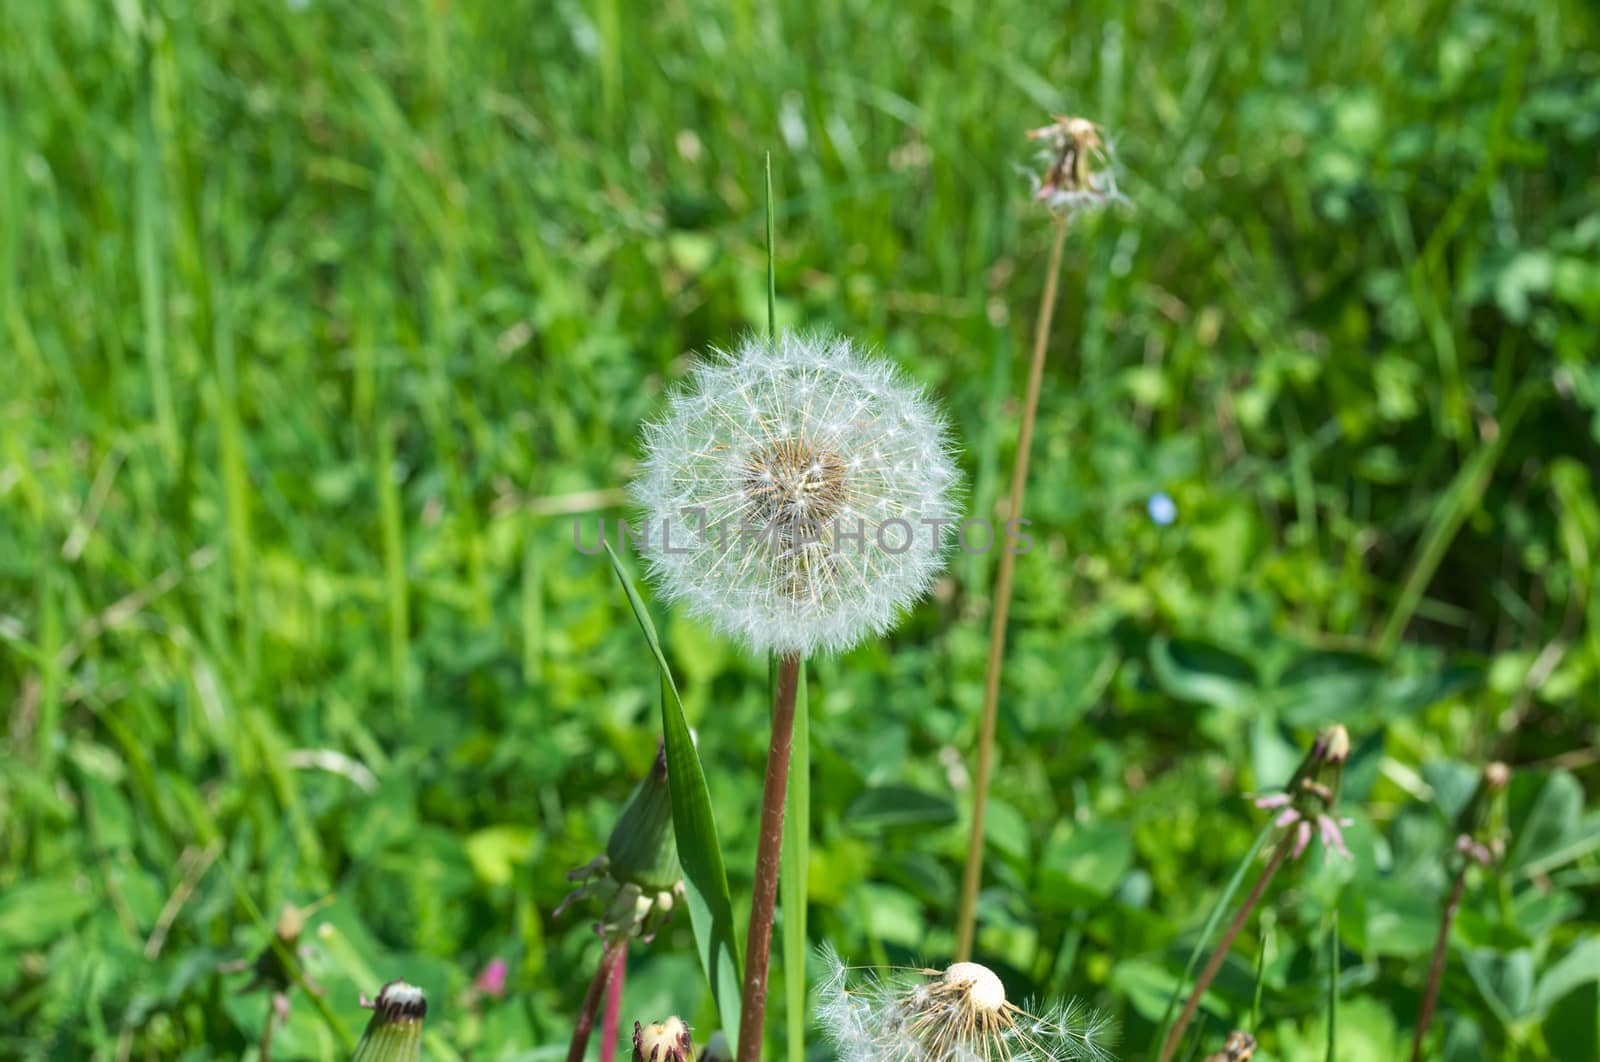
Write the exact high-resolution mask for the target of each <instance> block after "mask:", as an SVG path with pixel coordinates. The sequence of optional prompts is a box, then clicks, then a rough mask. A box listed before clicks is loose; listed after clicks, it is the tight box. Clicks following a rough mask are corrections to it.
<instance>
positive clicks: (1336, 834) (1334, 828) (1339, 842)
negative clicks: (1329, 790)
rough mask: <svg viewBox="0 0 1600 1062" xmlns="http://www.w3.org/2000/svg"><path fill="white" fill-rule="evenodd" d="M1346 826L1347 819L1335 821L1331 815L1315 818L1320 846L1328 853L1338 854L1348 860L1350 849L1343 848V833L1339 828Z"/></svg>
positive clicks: (1348, 822)
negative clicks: (1319, 836) (1320, 839)
mask: <svg viewBox="0 0 1600 1062" xmlns="http://www.w3.org/2000/svg"><path fill="white" fill-rule="evenodd" d="M1348 825H1350V820H1349V819H1335V818H1334V817H1333V816H1332V815H1318V816H1317V833H1318V834H1320V835H1321V836H1322V846H1323V847H1324V848H1326V849H1327V850H1328V851H1330V852H1338V853H1339V854H1340V855H1342V856H1344V857H1345V858H1346V859H1349V858H1350V849H1348V848H1346V847H1345V844H1344V833H1343V832H1341V831H1340V829H1339V827H1340V826H1348Z"/></svg>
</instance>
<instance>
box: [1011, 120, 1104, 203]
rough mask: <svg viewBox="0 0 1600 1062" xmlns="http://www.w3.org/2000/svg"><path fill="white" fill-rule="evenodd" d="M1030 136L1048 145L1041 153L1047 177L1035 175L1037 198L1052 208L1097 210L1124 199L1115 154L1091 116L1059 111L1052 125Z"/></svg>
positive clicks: (1041, 162) (1036, 130)
mask: <svg viewBox="0 0 1600 1062" xmlns="http://www.w3.org/2000/svg"><path fill="white" fill-rule="evenodd" d="M1027 137H1028V139H1029V140H1038V141H1041V142H1043V145H1044V147H1043V151H1042V152H1041V153H1040V156H1039V162H1040V164H1041V165H1042V166H1044V168H1045V169H1044V176H1042V177H1040V176H1037V175H1036V176H1035V177H1034V181H1035V182H1036V186H1035V189H1034V198H1035V199H1037V200H1038V201H1039V202H1041V203H1044V204H1046V205H1047V206H1049V207H1050V209H1051V210H1054V211H1056V212H1058V213H1071V212H1074V211H1078V210H1094V209H1098V208H1099V207H1102V206H1105V205H1106V204H1107V203H1112V202H1118V201H1121V200H1122V198H1123V197H1122V194H1121V193H1120V192H1118V191H1117V176H1116V159H1115V156H1114V155H1113V154H1112V151H1111V148H1110V147H1109V146H1108V145H1107V144H1106V141H1105V138H1104V137H1103V136H1102V135H1101V132H1100V127H1099V126H1097V125H1095V124H1094V123H1093V122H1091V121H1089V119H1087V118H1077V117H1072V116H1068V115H1060V114H1058V115H1056V116H1055V121H1053V122H1051V123H1050V124H1049V125H1046V126H1042V127H1040V128H1038V129H1030V130H1028V132H1027Z"/></svg>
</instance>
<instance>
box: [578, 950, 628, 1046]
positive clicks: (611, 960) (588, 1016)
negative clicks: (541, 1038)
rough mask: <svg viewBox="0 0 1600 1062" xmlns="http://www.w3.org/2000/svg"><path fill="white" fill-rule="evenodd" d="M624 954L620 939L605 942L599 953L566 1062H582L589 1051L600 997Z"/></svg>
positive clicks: (579, 1012) (619, 965) (619, 966)
mask: <svg viewBox="0 0 1600 1062" xmlns="http://www.w3.org/2000/svg"><path fill="white" fill-rule="evenodd" d="M625 953H626V948H625V947H624V945H623V942H622V941H621V940H620V939H619V940H608V941H606V948H605V951H603V952H601V953H600V964H599V965H598V966H596V967H595V971H594V980H592V981H590V982H589V991H587V992H585V993H584V994H583V1008H582V1009H581V1010H579V1011H578V1023H577V1024H576V1025H574V1026H573V1027H572V1045H571V1046H570V1047H568V1048H567V1062H583V1053H584V1052H585V1051H587V1050H588V1049H589V1034H590V1033H591V1032H593V1031H594V1016H595V1012H596V1011H598V1010H599V1009H600V997H601V996H603V995H604V994H605V990H606V985H607V984H608V983H609V982H610V981H611V977H612V974H613V973H615V972H616V971H617V970H618V969H620V968H621V966H622V962H621V959H622V957H623V955H624V954H625Z"/></svg>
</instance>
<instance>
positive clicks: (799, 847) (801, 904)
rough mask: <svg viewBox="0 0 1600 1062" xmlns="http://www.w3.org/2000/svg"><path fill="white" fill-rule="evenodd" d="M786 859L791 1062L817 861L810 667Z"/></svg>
mask: <svg viewBox="0 0 1600 1062" xmlns="http://www.w3.org/2000/svg"><path fill="white" fill-rule="evenodd" d="M785 801H786V804H787V806H786V808H785V810H784V817H785V819H787V821H788V826H787V828H786V829H785V830H784V834H783V863H782V867H781V869H780V872H779V877H778V895H779V899H780V901H781V902H782V905H783V991H784V999H785V1001H786V1002H787V1004H788V1008H787V1009H788V1021H787V1027H788V1033H789V1062H805V1057H806V951H807V948H806V869H807V867H809V866H810V863H811V709H810V706H809V705H808V704H807V695H806V668H805V664H803V663H802V664H801V665H800V682H799V684H798V685H797V686H796V688H795V695H794V743H793V745H792V746H791V747H790V750H789V790H788V792H787V793H786V794H785Z"/></svg>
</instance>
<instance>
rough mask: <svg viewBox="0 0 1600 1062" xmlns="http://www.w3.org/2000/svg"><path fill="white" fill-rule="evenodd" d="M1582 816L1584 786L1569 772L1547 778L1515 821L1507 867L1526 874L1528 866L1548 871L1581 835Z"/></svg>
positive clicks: (1558, 773) (1561, 772) (1554, 773)
mask: <svg viewBox="0 0 1600 1062" xmlns="http://www.w3.org/2000/svg"><path fill="white" fill-rule="evenodd" d="M1582 815H1583V787H1582V786H1581V785H1579V784H1578V780H1577V779H1576V778H1574V777H1573V776H1572V775H1570V774H1568V773H1567V772H1566V771H1555V772H1553V773H1552V774H1551V775H1550V776H1549V778H1547V779H1545V783H1544V785H1543V786H1542V787H1541V788H1540V789H1539V792H1538V795H1537V796H1535V797H1534V799H1533V804H1532V806H1530V807H1529V808H1528V812H1527V814H1526V816H1524V817H1523V818H1522V819H1521V821H1517V820H1516V818H1515V817H1513V820H1512V841H1511V851H1510V852H1509V853H1508V855H1507V859H1506V864H1507V865H1508V866H1510V867H1514V868H1516V869H1518V870H1522V871H1524V872H1527V871H1526V868H1527V866H1528V865H1529V864H1537V865H1538V866H1539V867H1541V868H1544V869H1548V868H1549V867H1551V866H1553V865H1555V864H1554V863H1552V862H1551V857H1552V856H1556V855H1559V854H1561V853H1562V851H1563V850H1564V849H1565V848H1567V847H1569V846H1570V844H1571V842H1572V841H1573V840H1574V839H1575V838H1576V837H1577V835H1578V833H1579V826H1580V822H1581V818H1582Z"/></svg>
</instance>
